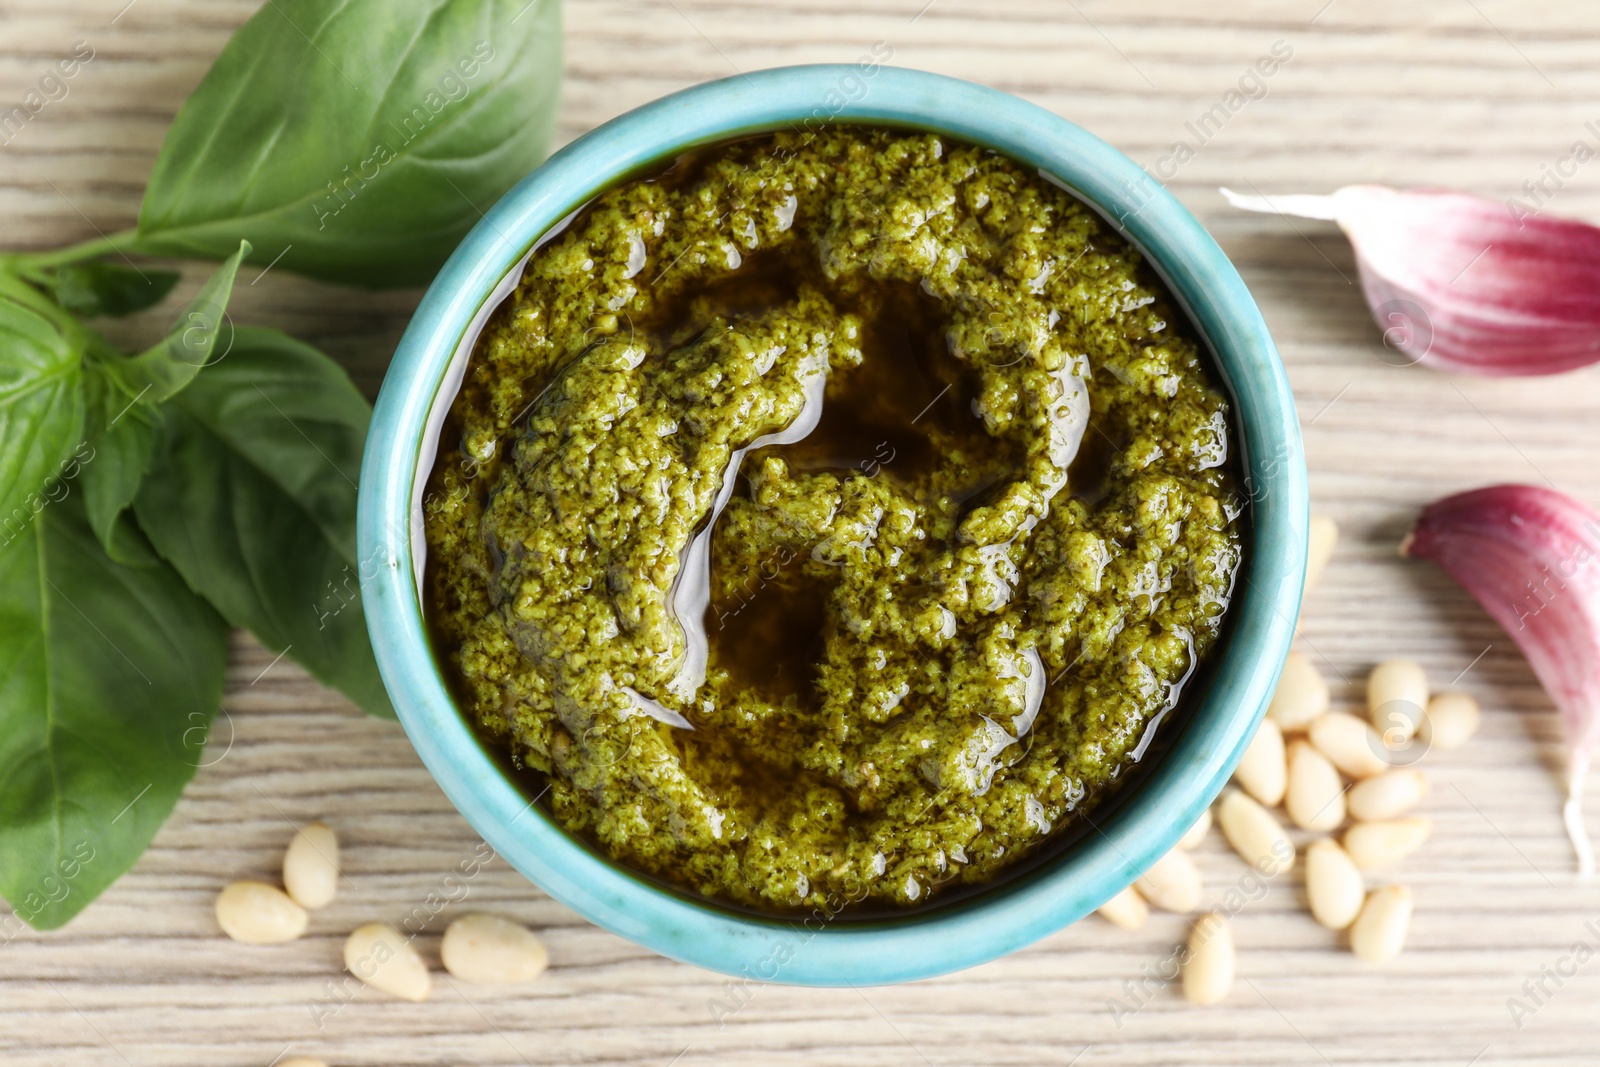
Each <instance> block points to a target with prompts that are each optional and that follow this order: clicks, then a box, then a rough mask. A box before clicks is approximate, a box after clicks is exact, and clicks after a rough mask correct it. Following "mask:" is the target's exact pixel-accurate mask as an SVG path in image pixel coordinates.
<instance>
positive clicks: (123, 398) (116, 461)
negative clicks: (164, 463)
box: [79, 364, 160, 566]
mask: <svg viewBox="0 0 1600 1067" xmlns="http://www.w3.org/2000/svg"><path fill="white" fill-rule="evenodd" d="M87 384H88V394H89V412H88V420H87V421H88V426H89V429H88V434H87V438H88V440H87V443H86V445H85V447H86V448H87V449H88V455H87V456H86V457H80V458H81V459H82V461H83V462H82V466H81V474H80V475H79V478H80V481H81V483H82V485H83V502H84V511H85V512H86V513H87V515H88V519H89V526H90V528H91V529H93V530H94V533H95V536H96V537H98V538H99V539H100V545H101V547H102V548H104V549H105V551H106V554H107V555H108V556H110V557H111V558H112V559H114V560H116V561H117V562H118V563H124V564H130V565H134V566H148V565H149V564H151V563H153V562H155V561H156V559H157V558H158V557H157V556H156V555H155V552H154V551H153V550H152V549H151V547H150V544H149V542H148V541H147V540H146V539H145V538H144V535H143V534H142V533H140V531H139V528H138V527H137V526H136V525H135V524H134V522H133V519H132V517H131V516H130V515H128V514H127V512H128V509H129V508H130V507H132V506H133V498H134V497H135V496H137V495H138V492H139V485H140V483H141V482H143V481H144V475H145V472H146V471H148V470H149V469H150V460H151V457H152V456H153V455H154V453H155V445H156V426H157V424H158V422H159V420H160V412H159V409H157V408H154V407H151V406H149V405H146V404H142V403H140V402H139V401H138V399H137V398H135V397H129V396H128V395H127V393H126V391H125V387H119V385H118V383H117V382H116V381H115V379H114V378H113V377H112V376H111V375H110V374H108V373H106V372H104V371H103V370H101V369H100V368H99V367H97V366H96V365H94V364H91V365H90V373H89V376H88V379H87ZM79 451H80V452H81V451H82V449H80V450H79Z"/></svg>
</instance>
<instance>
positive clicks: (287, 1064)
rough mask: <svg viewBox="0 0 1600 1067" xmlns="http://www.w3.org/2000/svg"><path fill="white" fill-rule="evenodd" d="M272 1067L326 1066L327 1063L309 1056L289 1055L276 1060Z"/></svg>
mask: <svg viewBox="0 0 1600 1067" xmlns="http://www.w3.org/2000/svg"><path fill="white" fill-rule="evenodd" d="M272 1067H328V1065H327V1064H326V1063H323V1062H322V1061H321V1060H314V1059H312V1058H311V1057H310V1056H290V1057H289V1058H288V1059H286V1060H278V1061H277V1062H276V1063H274V1064H273V1065H272Z"/></svg>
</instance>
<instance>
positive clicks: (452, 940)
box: [439, 915, 550, 985]
mask: <svg viewBox="0 0 1600 1067" xmlns="http://www.w3.org/2000/svg"><path fill="white" fill-rule="evenodd" d="M439 958H440V960H441V961H442V962H443V963H444V969H445V970H447V971H449V972H450V973H451V974H453V975H455V976H456V977H457V978H460V979H461V980H462V981H464V982H480V983H483V984H485V985H503V984H507V983H511V982H526V981H529V980H530V979H533V978H537V977H538V976H539V975H540V974H543V973H544V969H545V967H546V965H548V964H549V962H550V953H549V952H548V951H546V950H545V947H544V942H542V941H540V940H539V939H538V937H536V936H535V935H534V933H533V931H532V930H529V929H528V928H527V927H526V926H523V925H522V924H521V923H514V922H512V921H511V920H510V919H502V918H501V917H500V916H498V915H463V916H462V917H461V918H459V919H457V920H455V921H454V922H452V923H451V924H450V925H449V926H448V927H446V928H445V932H444V939H443V940H442V941H440V943H439Z"/></svg>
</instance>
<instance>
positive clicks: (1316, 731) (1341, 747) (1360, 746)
mask: <svg viewBox="0 0 1600 1067" xmlns="http://www.w3.org/2000/svg"><path fill="white" fill-rule="evenodd" d="M1310 733H1311V743H1312V744H1313V745H1316V746H1317V751H1319V752H1321V753H1322V754H1323V755H1324V756H1327V757H1328V759H1329V760H1330V761H1332V763H1333V765H1334V766H1335V767H1337V768H1339V770H1340V771H1341V772H1343V773H1344V774H1347V775H1349V776H1350V777H1351V778H1371V777H1372V776H1373V775H1375V774H1382V773H1383V772H1384V771H1386V770H1388V769H1389V761H1388V760H1387V759H1386V758H1385V753H1386V752H1387V749H1386V748H1385V747H1384V744H1383V738H1381V737H1379V736H1378V732H1377V731H1376V730H1374V729H1373V728H1372V727H1370V726H1368V725H1367V724H1366V723H1364V722H1362V721H1361V720H1360V719H1358V718H1356V717H1355V716H1354V715H1346V714H1345V713H1344V712H1342V711H1330V712H1328V713H1327V714H1326V715H1319V716H1318V717H1317V718H1316V720H1315V721H1314V722H1312V724H1311V731H1310Z"/></svg>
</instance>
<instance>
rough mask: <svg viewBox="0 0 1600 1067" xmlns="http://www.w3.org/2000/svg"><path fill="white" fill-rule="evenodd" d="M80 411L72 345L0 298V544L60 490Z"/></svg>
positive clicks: (39, 318) (79, 364)
mask: <svg viewBox="0 0 1600 1067" xmlns="http://www.w3.org/2000/svg"><path fill="white" fill-rule="evenodd" d="M39 299H41V300H42V299H43V297H40V298H39ZM83 409H84V399H83V351H82V348H81V347H80V345H79V344H78V343H76V342H74V341H69V340H68V339H67V338H66V337H64V336H63V335H62V333H61V331H60V330H59V329H58V328H57V327H56V325H55V324H53V323H51V322H50V320H48V319H46V318H45V317H44V316H43V315H40V314H38V313H36V312H34V311H32V310H30V309H28V308H26V307H23V306H22V305H21V304H18V303H15V302H14V301H12V300H8V299H6V298H4V297H0V544H5V543H7V542H9V541H11V540H14V539H15V538H16V537H17V536H18V535H19V534H21V533H22V532H23V530H24V529H25V528H26V527H27V526H28V525H29V524H30V523H31V521H32V519H33V516H34V514H35V513H37V512H38V511H40V510H41V509H43V508H44V506H45V505H46V504H47V503H48V502H49V501H50V500H51V499H52V498H54V497H55V496H56V494H57V493H59V492H65V490H66V486H65V485H64V483H63V482H62V481H61V469H60V468H61V464H62V463H63V462H64V461H65V460H66V459H67V458H68V456H69V455H70V454H71V452H72V450H73V448H74V447H75V446H76V445H77V444H78V443H79V441H80V440H81V435H82V433H83Z"/></svg>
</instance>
